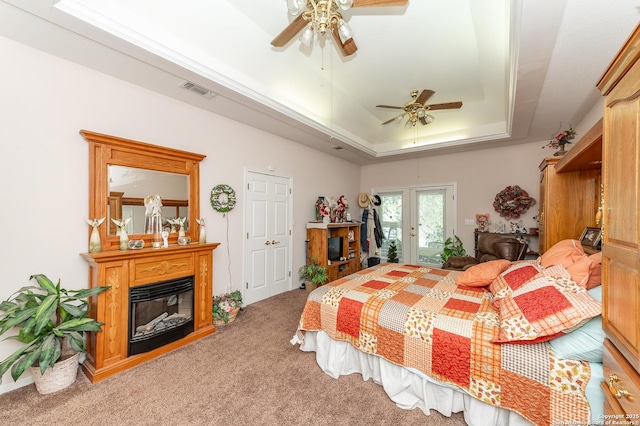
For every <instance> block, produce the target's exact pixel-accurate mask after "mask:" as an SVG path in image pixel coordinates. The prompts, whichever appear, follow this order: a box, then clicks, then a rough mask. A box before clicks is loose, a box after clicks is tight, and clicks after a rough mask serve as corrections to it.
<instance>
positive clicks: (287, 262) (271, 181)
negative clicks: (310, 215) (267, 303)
mask: <svg viewBox="0 0 640 426" xmlns="http://www.w3.org/2000/svg"><path fill="white" fill-rule="evenodd" d="M246 181H247V192H246V208H245V230H246V241H245V262H244V267H245V270H244V281H245V285H244V287H245V288H244V301H245V304H247V305H248V304H250V303H253V302H257V301H260V300H263V299H266V298H268V297H271V296H275V295H276V294H280V293H282V292H285V291H288V290H291V286H292V282H293V281H292V277H291V239H292V236H291V222H292V214H293V213H292V212H293V209H292V203H291V199H292V191H291V179H290V178H287V177H280V176H272V175H267V174H262V173H258V172H250V171H248V172H247V178H246Z"/></svg>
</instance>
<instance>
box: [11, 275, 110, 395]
mask: <svg viewBox="0 0 640 426" xmlns="http://www.w3.org/2000/svg"><path fill="white" fill-rule="evenodd" d="M29 280H30V281H31V280H35V281H36V283H37V284H38V286H27V287H22V288H21V289H20V290H18V291H17V292H15V293H14V294H12V295H11V296H10V297H9V299H7V300H5V301H3V302H0V335H3V334H5V333H6V332H7V331H9V330H11V329H13V328H14V327H15V328H17V329H19V330H20V331H19V333H18V335H16V336H10V337H8V338H7V339H11V340H17V341H19V342H21V343H23V344H24V345H23V346H22V347H21V348H20V349H18V350H17V351H15V352H14V353H12V354H11V355H9V356H8V357H7V358H5V359H4V360H3V361H2V362H0V381H1V380H2V375H4V373H5V372H7V370H9V368H11V377H12V378H13V380H14V381H16V380H18V378H20V376H22V374H23V373H24V372H25V370H26V369H27V368H30V367H31V368H30V370H31V373H32V375H33V379H34V381H35V383H36V388H37V389H38V392H40V393H51V392H55V391H58V390H61V389H63V388H65V387H67V386H69V385H71V384H72V383H73V382H74V381H75V379H76V375H77V371H78V359H79V357H80V353H82V352H86V346H87V345H86V338H85V335H84V332H91V331H94V332H98V331H101V330H102V323H100V322H98V321H96V320H94V319H93V318H89V317H88V314H89V304H88V302H87V298H89V297H91V296H95V295H97V294H99V293H102V292H103V291H105V290H107V289H108V288H109V287H96V288H91V289H81V290H66V289H63V288H61V287H60V280H58V284H57V285H54V284H53V282H52V281H51V280H50V279H49V278H47V277H46V276H45V275H42V274H38V275H32V276H31V277H29ZM63 342H64V345H63ZM49 367H51V369H48V368H49ZM58 372H60V374H62V375H63V377H62V378H58V377H56V373H58ZM45 373H46V374H45Z"/></svg>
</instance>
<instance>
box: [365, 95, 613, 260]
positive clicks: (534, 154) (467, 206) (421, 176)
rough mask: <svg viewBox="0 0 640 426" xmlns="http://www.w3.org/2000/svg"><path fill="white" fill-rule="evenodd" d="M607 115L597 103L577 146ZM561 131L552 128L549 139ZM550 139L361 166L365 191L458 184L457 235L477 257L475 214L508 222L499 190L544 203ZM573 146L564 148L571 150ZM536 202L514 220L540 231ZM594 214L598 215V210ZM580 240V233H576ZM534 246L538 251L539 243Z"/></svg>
mask: <svg viewBox="0 0 640 426" xmlns="http://www.w3.org/2000/svg"><path fill="white" fill-rule="evenodd" d="M601 117H602V103H601V102H600V101H598V102H596V103H595V104H594V106H593V108H592V109H591V110H590V112H589V113H588V114H587V116H586V117H585V118H584V119H583V120H582V122H581V123H580V124H579V125H577V126H575V130H576V132H577V136H576V139H575V140H574V142H577V141H578V140H579V139H580V137H581V136H582V135H583V134H584V133H586V132H587V130H589V129H590V128H591V127H592V126H593V124H594V123H595V122H597V121H598V120H599V119H600V118H601ZM555 130H556V129H550V132H549V139H551V137H552V136H553V135H552V133H553V132H554V131H555ZM547 142H548V141H546V140H544V141H540V142H535V143H528V144H523V145H514V146H508V147H502V148H491V149H483V150H477V151H468V152H462V153H456V154H446V155H437V156H432V157H423V158H413V159H409V160H403V161H395V162H389V163H383V164H375V165H369V166H363V167H362V168H361V178H360V179H361V182H362V186H361V191H362V192H371V191H372V189H373V188H376V189H383V188H398V187H408V186H416V185H427V184H442V183H454V182H455V183H456V184H457V220H456V226H455V229H456V234H457V235H458V236H459V237H460V238H461V239H462V242H463V243H464V248H465V249H466V250H467V253H469V254H471V255H473V248H474V243H473V230H474V229H475V225H473V226H470V225H465V224H464V221H465V219H472V220H474V222H475V214H476V213H489V215H490V217H489V219H490V220H491V222H492V223H496V222H500V221H502V222H504V223H506V224H508V222H509V221H508V220H506V219H505V218H503V217H500V215H499V213H498V212H496V211H495V209H494V208H493V201H494V199H495V196H496V194H497V193H498V192H500V191H502V190H503V189H504V188H505V187H507V186H509V185H518V186H520V187H521V188H522V189H524V190H525V191H527V192H528V193H529V196H531V197H533V198H535V199H536V201H537V200H538V199H539V192H540V187H539V182H540V169H539V168H538V166H539V165H540V163H541V162H542V160H543V159H544V158H545V157H548V156H552V155H553V152H554V151H555V150H554V149H551V148H544V149H542V147H543V146H544V145H545V144H546V143H547ZM572 147H573V145H568V146H567V147H565V148H566V149H568V150H570V149H571V148H572ZM538 207H539V205H538V204H537V202H536V205H534V206H533V207H532V208H530V209H529V210H528V211H527V212H526V213H525V214H524V215H522V216H521V217H520V218H518V219H513V221H519V220H522V222H523V224H524V225H525V227H526V228H527V229H528V228H533V227H537V226H538V225H537V223H536V221H535V220H534V219H533V217H534V216H536V215H537V214H538ZM594 214H595V212H594ZM576 237H579V235H576ZM531 245H532V246H533V247H534V248H537V241H536V240H535V239H532V241H531Z"/></svg>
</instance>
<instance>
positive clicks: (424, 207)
mask: <svg viewBox="0 0 640 426" xmlns="http://www.w3.org/2000/svg"><path fill="white" fill-rule="evenodd" d="M416 195H417V210H418V211H417V219H418V239H417V241H416V243H417V244H418V247H417V253H418V262H419V263H430V264H442V258H441V257H440V254H441V253H442V249H443V248H444V240H445V217H446V214H445V213H446V212H445V195H446V191H445V190H440V189H438V190H426V191H417V194H416Z"/></svg>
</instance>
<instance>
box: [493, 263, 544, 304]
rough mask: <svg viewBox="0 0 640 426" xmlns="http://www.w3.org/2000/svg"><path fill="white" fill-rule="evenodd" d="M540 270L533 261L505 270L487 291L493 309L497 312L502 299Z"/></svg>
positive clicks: (515, 264) (514, 265) (514, 264)
mask: <svg viewBox="0 0 640 426" xmlns="http://www.w3.org/2000/svg"><path fill="white" fill-rule="evenodd" d="M541 270H542V268H541V267H540V266H538V265H536V263H535V261H534V262H528V261H523V262H516V263H513V264H512V265H511V266H509V267H508V268H507V269H505V270H504V271H503V272H502V273H501V274H500V275H498V276H497V277H496V279H495V280H493V282H491V285H490V286H489V291H491V294H492V295H493V307H494V308H495V309H496V310H499V309H500V301H501V300H502V299H504V298H505V297H507V296H509V295H511V293H513V291H514V290H516V289H518V288H520V287H521V286H522V285H524V284H526V283H527V282H528V281H529V280H531V278H533V277H535V276H536V275H538V273H539V272H540V271H541Z"/></svg>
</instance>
